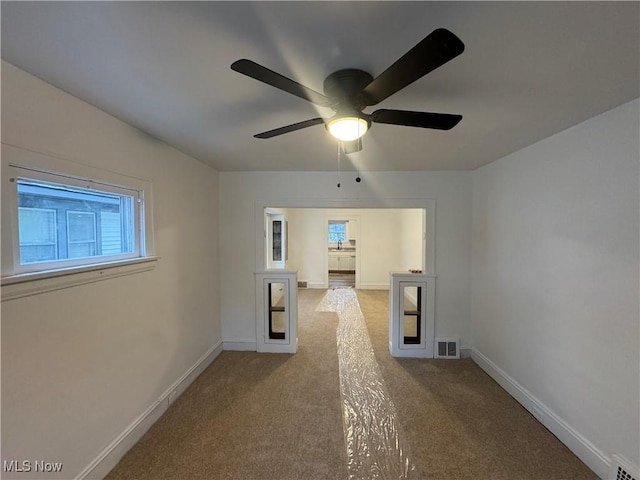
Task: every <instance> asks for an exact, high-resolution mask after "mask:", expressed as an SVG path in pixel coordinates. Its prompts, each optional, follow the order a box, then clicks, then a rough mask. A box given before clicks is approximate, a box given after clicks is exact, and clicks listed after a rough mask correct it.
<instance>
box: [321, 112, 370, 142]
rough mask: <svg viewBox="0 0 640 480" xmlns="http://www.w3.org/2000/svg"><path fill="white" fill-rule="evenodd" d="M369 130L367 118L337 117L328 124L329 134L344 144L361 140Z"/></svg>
mask: <svg viewBox="0 0 640 480" xmlns="http://www.w3.org/2000/svg"><path fill="white" fill-rule="evenodd" d="M368 129H369V122H368V121H367V119H366V118H363V117H357V116H351V115H350V116H344V117H336V118H333V119H332V120H330V121H329V122H328V123H327V130H329V133H331V135H333V136H334V137H336V138H337V139H338V140H342V141H343V142H349V141H351V140H356V139H358V138H360V137H361V136H363V135H364V134H365V133H366V132H367V130H368Z"/></svg>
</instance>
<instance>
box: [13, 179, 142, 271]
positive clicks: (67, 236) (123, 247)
mask: <svg viewBox="0 0 640 480" xmlns="http://www.w3.org/2000/svg"><path fill="white" fill-rule="evenodd" d="M18 205H19V212H18V224H19V228H18V236H19V239H20V263H21V264H23V265H24V264H27V263H34V262H46V261H51V260H64V259H72V258H82V257H100V256H112V255H122V254H127V253H133V251H134V245H135V232H134V222H133V218H134V211H133V207H134V198H133V196H129V195H120V194H115V193H105V192H98V191H95V190H89V189H83V188H77V187H71V186H67V185H58V184H49V183H43V182H36V181H30V180H24V179H20V180H18ZM36 246H37V248H36Z"/></svg>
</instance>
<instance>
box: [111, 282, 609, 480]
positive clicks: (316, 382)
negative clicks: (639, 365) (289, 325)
mask: <svg viewBox="0 0 640 480" xmlns="http://www.w3.org/2000/svg"><path fill="white" fill-rule="evenodd" d="M324 293H325V292H324V291H322V290H300V291H299V300H300V301H299V317H300V318H299V338H300V343H299V349H298V353H297V354H295V355H285V354H258V353H255V352H223V353H222V354H221V355H220V356H219V357H218V358H217V359H216V360H215V361H214V362H213V363H212V365H211V366H210V367H209V368H207V370H205V372H204V373H203V374H202V375H200V377H199V378H198V379H197V380H196V381H195V382H194V384H193V385H192V386H191V387H190V388H189V389H188V390H187V391H186V392H185V393H184V394H183V395H182V396H181V397H180V398H179V399H178V400H177V401H176V402H175V404H174V405H173V406H172V407H171V408H170V409H169V410H168V411H167V412H166V414H165V415H164V416H163V417H162V418H161V419H160V420H159V421H158V422H157V423H156V424H155V425H154V426H153V427H152V428H151V429H150V430H149V432H148V433H147V434H146V435H145V436H144V437H143V438H142V439H141V440H140V442H138V444H137V445H136V446H134V447H133V448H132V449H131V451H129V453H127V455H125V457H124V458H123V459H122V461H121V462H120V463H119V464H118V465H117V466H116V467H115V468H114V470H113V471H112V472H111V473H110V474H109V475H108V477H107V478H108V479H109V480H121V479H140V480H143V479H223V478H224V479H256V480H258V479H345V480H346V479H347V478H348V470H347V460H348V459H347V454H346V451H345V434H344V432H343V426H342V413H341V397H340V383H339V377H338V357H337V346H336V329H337V325H338V319H337V315H336V314H334V313H327V312H317V311H315V308H316V306H317V305H318V304H319V302H320V301H321V300H322V298H323V297H324ZM358 297H359V299H360V308H361V310H362V312H363V313H364V317H365V321H366V323H367V329H368V332H369V335H370V338H371V343H372V345H373V349H374V352H375V357H376V359H377V361H378V365H379V368H380V372H381V373H382V377H383V379H384V382H385V384H386V389H387V391H388V392H389V394H390V396H391V399H392V401H393V402H394V404H395V408H396V411H397V416H398V422H399V428H400V432H401V434H402V436H403V440H404V441H405V442H406V444H407V447H408V448H407V450H408V455H410V460H411V462H412V464H413V467H414V470H413V471H412V472H411V475H410V478H415V479H432V480H449V479H451V480H453V479H474V480H478V479H491V480H493V479H531V480H553V479H580V480H582V479H595V478H597V477H596V476H595V475H594V474H593V473H592V472H591V471H590V470H589V469H588V468H587V467H586V466H585V465H584V464H582V463H581V462H580V461H579V460H578V459H577V458H576V457H575V456H574V455H573V454H572V453H571V452H570V451H569V450H568V449H567V448H566V447H565V446H564V445H563V444H562V443H560V442H559V441H558V440H557V439H556V438H555V437H554V436H553V435H552V434H551V433H549V432H548V431H547V430H546V429H545V428H544V427H543V426H542V425H540V424H539V423H538V422H537V421H536V420H535V419H534V418H533V417H532V416H531V415H530V414H529V413H528V412H527V411H526V410H525V409H524V408H522V407H521V406H520V405H519V404H518V403H517V402H515V400H513V399H512V398H511V397H510V396H509V395H508V394H507V393H506V392H504V391H503V390H502V389H501V388H500V387H499V386H498V385H497V384H496V383H495V382H494V381H493V380H492V379H491V378H490V377H488V376H487V375H486V374H485V373H484V372H483V371H482V370H480V368H479V367H477V366H476V365H475V364H474V363H473V362H472V361H471V360H459V361H457V360H420V359H394V358H392V357H391V356H390V355H389V353H388V343H387V311H388V310H387V308H388V303H387V301H388V293H387V292H382V291H358ZM370 478H383V477H375V476H374V475H372V476H371V477H370Z"/></svg>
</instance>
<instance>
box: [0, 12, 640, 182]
mask: <svg viewBox="0 0 640 480" xmlns="http://www.w3.org/2000/svg"><path fill="white" fill-rule="evenodd" d="M639 6H640V3H638V2H562V3H560V2H255V3H254V2H6V1H2V3H1V9H2V10H1V14H2V57H3V58H4V59H5V60H7V61H8V62H10V63H12V64H14V65H16V66H17V67H19V68H21V69H23V70H26V71H27V72H30V73H32V74H34V75H36V76H37V77H40V78H42V79H43V80H45V81H47V82H49V83H51V84H52V85H54V86H56V87H58V88H60V89H62V90H64V91H66V92H68V93H70V94H72V95H74V96H76V97H78V98H81V99H83V100H85V101H87V102H89V103H91V104H93V105H95V106H97V107H99V108H101V109H102V110H104V111H106V112H108V113H110V114H112V115H114V116H115V117H118V118H120V119H122V120H124V121H126V122H128V123H130V124H132V125H134V126H136V127H138V128H140V129H141V130H144V131H145V132H147V133H149V134H151V135H153V136H155V137H157V138H159V139H162V140H164V141H165V142H167V143H169V144H171V145H173V146H174V147H176V148H178V149H179V150H181V151H183V152H185V153H188V154H190V155H192V156H193V157H195V158H197V159H200V160H201V161H203V162H205V163H208V164H210V165H212V166H214V167H215V168H217V169H218V170H221V171H241V170H311V171H322V170H332V169H335V168H336V164H337V148H336V143H335V141H334V140H332V138H331V137H330V136H329V134H328V133H327V132H326V130H325V129H324V127H323V126H322V125H318V126H315V127H310V128H307V129H305V130H300V131H297V132H293V133H289V134H286V135H282V136H279V137H276V138H272V139H268V140H260V139H255V138H253V135H254V134H256V133H259V132H263V131H265V130H270V129H273V128H277V127H280V126H284V125H288V124H291V123H295V122H299V121H302V120H306V119H309V118H312V117H316V116H329V114H331V113H332V112H331V110H328V111H327V110H326V109H321V107H316V106H314V105H313V104H311V103H308V102H305V101H304V100H301V99H299V98H297V97H294V96H292V95H289V94H287V93H284V92H281V91H279V90H277V89H275V88H273V87H270V86H268V85H264V84H261V83H259V82H257V81H255V80H253V79H250V78H248V77H245V76H243V75H240V74H238V73H236V72H233V71H232V70H231V69H230V68H229V65H230V64H231V63H232V62H234V61H235V60H238V59H240V58H248V59H251V60H254V61H255V62H257V63H260V64H261V65H264V66H266V67H268V68H270V69H272V70H275V71H277V72H279V73H281V74H283V75H285V76H287V77H290V78H293V79H295V80H296V81H298V82H300V83H302V84H304V85H306V86H308V87H310V88H313V89H315V90H317V91H320V92H322V82H323V80H324V78H325V77H326V76H327V75H329V74H330V73H332V72H334V71H335V70H338V69H341V68H360V69H363V70H366V71H368V72H370V73H371V74H372V75H373V76H374V77H375V76H377V75H378V74H380V73H381V72H382V71H383V70H384V69H386V68H387V67H388V66H389V65H391V64H392V63H393V62H394V61H395V60H397V59H398V58H399V57H400V56H402V55H403V54H404V53H405V52H406V51H408V50H409V49H410V48H411V47H413V46H414V45H415V44H417V43H418V42H419V41H420V40H421V39H422V38H424V37H425V36H426V35H427V34H429V33H430V32H431V31H433V30H434V29H436V28H439V27H444V28H447V29H449V30H451V31H452V32H453V33H455V34H456V35H457V36H458V37H459V38H460V39H461V40H462V41H463V42H464V43H465V46H466V49H465V51H464V53H463V54H462V55H460V56H459V57H457V58H455V59H454V60H452V61H451V62H449V63H447V64H445V65H444V66H442V67H441V68H439V69H437V70H435V71H434V72H432V73H430V74H428V75H427V76H425V77H423V78H422V79H420V80H418V81H416V82H415V83H413V84H411V85H409V86H408V87H406V88H405V89H404V90H401V91H400V92H398V93H396V94H395V95H393V96H391V97H390V98H388V99H386V100H385V101H383V102H382V103H380V104H378V105H377V106H376V107H373V108H372V107H369V109H367V110H365V112H367V113H370V112H371V111H372V110H375V109H377V108H394V109H406V110H421V111H431V112H442V113H456V114H461V115H463V120H462V121H461V122H460V124H459V125H458V126H457V127H455V128H454V129H453V130H450V131H437V130H426V129H419V128H411V127H398V126H393V125H384V124H374V125H373V127H372V129H371V130H370V131H369V132H368V133H367V134H366V136H365V137H364V141H363V143H364V148H363V150H362V151H361V152H359V153H356V154H352V155H350V156H349V157H350V158H349V161H350V162H351V164H352V165H355V166H356V167H358V168H360V169H362V170H471V169H475V168H477V167H479V166H481V165H484V164H486V163H489V162H491V161H493V160H496V159H498V158H500V157H502V156H504V155H506V154H508V153H510V152H513V151H516V150H518V149H521V148H523V147H525V146H527V145H530V144H532V143H535V142H536V141H538V140H541V139H542V138H545V137H548V136H550V135H552V134H554V133H556V132H559V131H561V130H563V129H565V128H568V127H570V126H572V125H575V124H576V123H579V122H581V121H583V120H586V119H588V118H590V117H592V116H594V115H597V114H599V113H601V112H604V111H606V110H609V109H611V108H613V107H615V106H617V105H620V104H622V103H625V102H627V101H630V100H632V99H634V98H636V97H638V96H639V93H640V87H639V77H640V75H639V71H640V67H639V57H640V47H639V45H640V35H639V30H640V22H639V18H640V10H639ZM318 109H320V110H318ZM318 114H320V115H318ZM345 163H346V164H347V165H348V162H346V161H344V160H343V165H342V166H343V168H345ZM347 168H348V167H347Z"/></svg>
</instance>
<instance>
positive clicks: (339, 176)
mask: <svg viewBox="0 0 640 480" xmlns="http://www.w3.org/2000/svg"><path fill="white" fill-rule="evenodd" d="M340 143H341V142H340V141H339V140H338V188H340V180H341V179H342V175H341V174H340V150H341V148H340Z"/></svg>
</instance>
